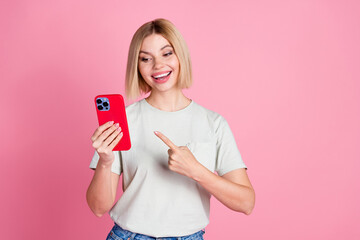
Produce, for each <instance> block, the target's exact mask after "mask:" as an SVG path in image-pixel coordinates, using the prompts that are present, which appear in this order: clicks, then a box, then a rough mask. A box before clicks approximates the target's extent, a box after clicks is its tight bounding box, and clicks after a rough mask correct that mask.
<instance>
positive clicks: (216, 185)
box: [155, 132, 255, 215]
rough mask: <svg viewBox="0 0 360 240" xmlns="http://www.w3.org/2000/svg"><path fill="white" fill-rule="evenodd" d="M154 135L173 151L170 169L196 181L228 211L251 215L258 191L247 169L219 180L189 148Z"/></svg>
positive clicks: (169, 151)
mask: <svg viewBox="0 0 360 240" xmlns="http://www.w3.org/2000/svg"><path fill="white" fill-rule="evenodd" d="M155 134H156V135H157V136H158V137H159V138H160V139H161V140H162V141H163V142H164V143H165V144H166V145H167V146H168V147H169V148H170V149H169V150H168V154H169V169H170V170H172V171H174V172H177V173H179V174H182V175H184V176H187V177H189V178H192V179H194V180H195V181H197V182H198V183H199V184H200V185H201V186H203V187H204V188H205V189H206V190H207V191H208V192H209V193H211V194H212V195H214V196H215V197H216V198H217V199H218V200H219V201H220V202H222V203H223V204H224V205H225V206H227V207H228V208H230V209H232V210H235V211H238V212H243V213H245V214H247V215H249V214H250V213H251V211H252V209H253V208H254V205H255V192H254V189H253V187H252V185H251V183H250V180H249V178H248V176H247V174H246V170H245V169H236V170H233V171H230V172H228V173H226V174H224V175H223V176H222V177H220V176H218V175H216V174H215V173H213V172H211V171H210V170H208V169H207V168H206V167H204V166H203V165H202V164H201V163H199V162H198V161H197V160H196V158H195V157H194V155H193V154H192V153H191V151H190V150H189V148H187V147H184V146H180V147H178V146H176V145H175V144H174V143H173V142H171V141H170V140H169V139H168V138H167V137H166V136H165V135H163V134H162V133H160V132H155Z"/></svg>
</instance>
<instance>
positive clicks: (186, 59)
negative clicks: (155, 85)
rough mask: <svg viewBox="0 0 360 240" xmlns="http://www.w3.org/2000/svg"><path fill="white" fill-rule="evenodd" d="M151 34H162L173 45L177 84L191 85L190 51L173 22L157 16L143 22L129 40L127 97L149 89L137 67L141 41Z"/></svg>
mask: <svg viewBox="0 0 360 240" xmlns="http://www.w3.org/2000/svg"><path fill="white" fill-rule="evenodd" d="M151 34H160V35H162V36H163V37H164V38H166V40H168V42H169V43H170V44H171V46H172V47H173V49H174V52H175V55H176V56H177V58H178V60H179V65H180V71H179V75H178V81H177V86H178V87H180V88H181V89H183V88H189V87H190V86H191V85H192V70H191V60H190V53H189V50H188V47H187V45H186V43H185V40H184V39H183V37H182V36H181V34H180V32H179V31H178V30H177V29H176V27H175V26H174V24H172V23H171V22H170V21H169V20H166V19H162V18H158V19H155V20H153V21H150V22H147V23H145V24H143V25H142V26H141V27H140V28H139V29H138V30H137V31H136V32H135V34H134V36H133V38H132V40H131V43H130V47H129V53H128V60H127V67H126V79H125V92H126V97H127V98H128V99H136V98H137V97H139V96H140V95H141V94H142V93H148V92H150V91H151V87H150V86H149V85H148V84H147V83H146V82H145V80H144V79H143V77H142V76H141V74H140V72H139V68H138V63H139V53H140V48H141V45H142V42H143V40H144V39H145V38H146V37H147V36H149V35H151Z"/></svg>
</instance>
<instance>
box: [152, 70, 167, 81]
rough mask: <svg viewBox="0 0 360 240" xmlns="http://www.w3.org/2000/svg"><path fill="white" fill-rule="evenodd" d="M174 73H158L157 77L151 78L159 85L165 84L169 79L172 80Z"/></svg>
mask: <svg viewBox="0 0 360 240" xmlns="http://www.w3.org/2000/svg"><path fill="white" fill-rule="evenodd" d="M171 73H172V72H171V71H169V72H162V73H160V74H159V73H157V75H155V74H154V75H152V76H151V77H152V78H153V79H154V80H155V82H157V83H164V82H166V81H167V80H168V79H169V78H170V74H171Z"/></svg>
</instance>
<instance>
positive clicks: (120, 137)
mask: <svg viewBox="0 0 360 240" xmlns="http://www.w3.org/2000/svg"><path fill="white" fill-rule="evenodd" d="M123 135H124V134H123V132H121V133H120V134H119V135H117V136H116V138H115V139H114V141H112V143H111V144H110V145H109V147H110V149H111V150H113V149H114V147H115V146H116V145H117V144H118V143H119V142H120V140H121V139H122V137H123Z"/></svg>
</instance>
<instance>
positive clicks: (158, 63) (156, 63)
mask: <svg viewBox="0 0 360 240" xmlns="http://www.w3.org/2000/svg"><path fill="white" fill-rule="evenodd" d="M163 66H164V62H163V61H162V60H161V59H160V58H155V59H154V68H155V69H161V68H162V67H163Z"/></svg>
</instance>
